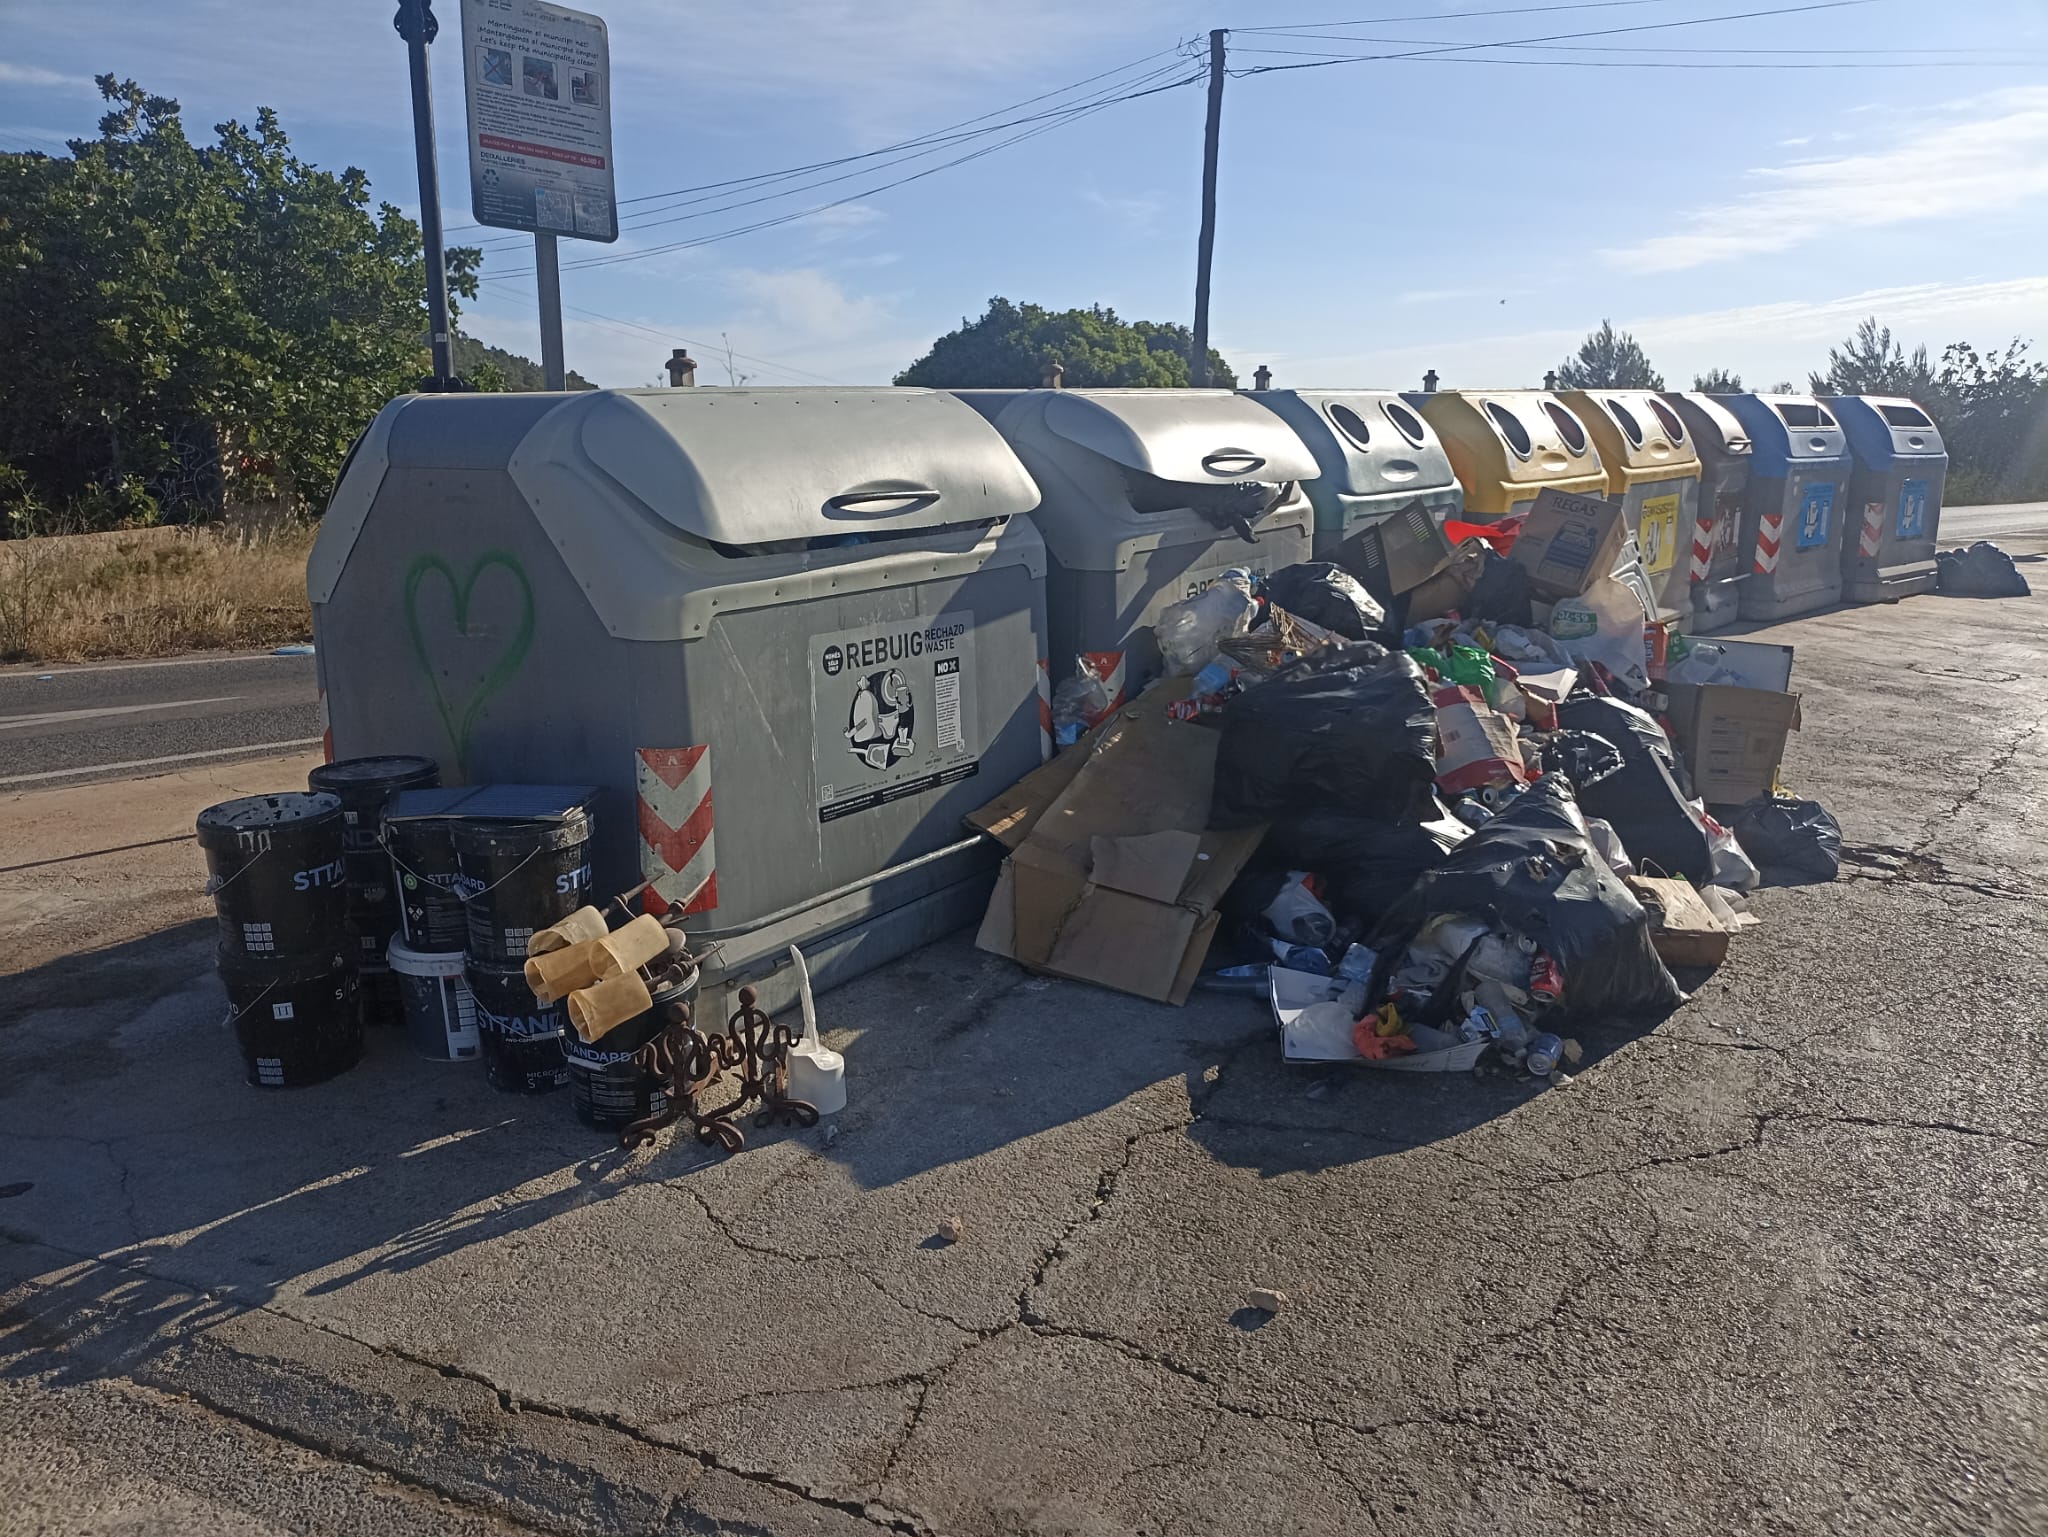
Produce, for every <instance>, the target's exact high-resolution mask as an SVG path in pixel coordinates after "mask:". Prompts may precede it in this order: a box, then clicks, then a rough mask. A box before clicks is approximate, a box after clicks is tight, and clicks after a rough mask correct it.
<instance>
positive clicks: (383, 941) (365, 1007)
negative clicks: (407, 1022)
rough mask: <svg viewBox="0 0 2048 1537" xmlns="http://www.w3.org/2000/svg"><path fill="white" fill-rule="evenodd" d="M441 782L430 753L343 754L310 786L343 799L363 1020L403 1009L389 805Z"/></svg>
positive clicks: (387, 1017) (313, 776)
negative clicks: (387, 842)
mask: <svg viewBox="0 0 2048 1537" xmlns="http://www.w3.org/2000/svg"><path fill="white" fill-rule="evenodd" d="M440 782H441V771H440V769H439V768H438V767H437V766H436V765H435V763H434V760H433V759H432V758H413V757H383V758H345V759H343V760H342V761H341V762H339V763H323V764H321V765H320V766H319V767H318V768H316V769H314V770H313V771H312V772H311V773H310V774H308V775H307V776H306V786H307V788H308V789H310V790H312V791H314V792H315V793H319V792H322V791H324V792H326V793H327V794H329V795H332V796H334V797H335V798H336V799H338V800H339V801H340V802H341V821H342V828H341V854H342V861H343V863H344V864H345V865H346V866H347V867H348V934H349V941H350V944H349V957H350V960H351V962H352V963H353V965H354V967H355V972H356V1000H357V1003H358V1005H359V1006H360V1007H361V1009H362V1013H363V1023H364V1024H366V1025H369V1024H396V1023H398V1021H399V1018H400V1017H401V1014H402V1012H403V1000H402V998H401V996H400V989H399V982H398V979H397V977H395V976H394V975H393V974H392V971H391V966H390V962H389V960H388V958H387V957H388V952H389V950H390V946H391V941H392V939H393V938H394V937H395V936H396V935H397V933H398V929H399V918H398V890H397V887H396V886H395V885H394V883H393V881H392V878H391V861H390V859H389V858H388V857H387V856H386V855H385V853H384V807H385V805H386V804H387V803H388V802H389V801H390V799H391V797H392V796H394V795H396V794H398V793H399V792H400V791H401V790H414V789H420V788H423V787H426V786H431V785H437V784H439V783H440Z"/></svg>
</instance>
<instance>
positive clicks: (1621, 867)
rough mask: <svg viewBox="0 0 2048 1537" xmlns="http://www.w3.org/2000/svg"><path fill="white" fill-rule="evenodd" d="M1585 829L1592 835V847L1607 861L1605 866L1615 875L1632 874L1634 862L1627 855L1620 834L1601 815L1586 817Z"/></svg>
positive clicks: (1633, 872) (1634, 869)
mask: <svg viewBox="0 0 2048 1537" xmlns="http://www.w3.org/2000/svg"><path fill="white" fill-rule="evenodd" d="M1586 831H1587V832H1588V833H1589V834H1591V835H1592V838H1593V847H1594V848H1596V849H1598V850H1599V851H1600V857H1601V858H1602V859H1604V860H1606V861H1607V868H1608V869H1610V870H1612V871H1613V872H1614V873H1615V874H1616V875H1634V874H1635V873H1636V862H1635V861H1634V860H1633V859H1630V858H1629V857H1628V849H1627V848H1626V847H1625V846H1624V845H1623V843H1622V841H1621V836H1620V834H1618V833H1616V832H1615V830H1614V829H1613V827H1611V826H1610V825H1609V824H1608V823H1607V821H1606V820H1605V819H1604V818H1602V817H1587V818H1586Z"/></svg>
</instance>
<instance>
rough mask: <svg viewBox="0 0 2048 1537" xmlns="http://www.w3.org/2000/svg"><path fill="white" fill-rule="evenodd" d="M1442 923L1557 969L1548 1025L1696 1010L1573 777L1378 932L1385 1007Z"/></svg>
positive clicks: (1500, 822)
mask: <svg viewBox="0 0 2048 1537" xmlns="http://www.w3.org/2000/svg"><path fill="white" fill-rule="evenodd" d="M1443 914H1458V915H1463V916H1465V917H1467V918H1469V919H1471V920H1473V921H1474V922H1476V923H1477V924H1479V925H1481V926H1482V927H1483V929H1484V930H1486V931H1488V932H1497V933H1503V934H1508V935H1513V936H1517V937H1519V938H1521V939H1525V940H1528V941H1530V942H1531V943H1532V944H1533V945H1534V946H1535V948H1536V949H1537V950H1538V951H1539V952H1541V953H1542V954H1543V955H1544V956H1547V957H1548V958H1549V959H1550V960H1551V961H1553V962H1555V963H1556V967H1557V969H1558V970H1560V971H1562V973H1563V985H1562V988H1561V991H1560V993H1559V996H1558V1002H1557V1010H1556V1012H1554V1013H1553V1014H1551V1015H1549V1016H1547V1017H1546V1021H1545V1022H1546V1024H1548V1023H1562V1022H1566V1021H1571V1020H1589V1021H1590V1020H1599V1019H1614V1018H1643V1017H1649V1016H1654V1015H1661V1014H1663V1013H1666V1012H1668V1011H1669V1010H1671V1009H1673V1008H1676V1007H1677V1006H1678V1005H1679V1004H1681V1003H1683V1002H1684V1001H1685V995H1684V994H1683V993H1682V992H1680V991H1679V987H1678V984H1677V983H1676V982H1675V981H1673V980H1672V978H1671V973H1670V972H1669V971H1667V970H1666V969H1665V966H1664V962H1663V961H1662V960H1660V959H1659V958H1658V956H1657V951H1656V948H1655V947H1654V946H1653V945H1652V944H1651V941H1650V919H1649V915H1648V914H1647V913H1645V912H1644V911H1643V906H1642V904H1641V903H1640V902H1638V901H1637V900H1636V899H1635V897H1634V895H1633V894H1631V893H1630V891H1629V889H1628V887H1626V886H1625V885H1623V884H1622V882H1621V880H1620V878H1619V877H1617V876H1616V875H1615V874H1614V872H1613V871H1612V870H1610V869H1609V868H1608V867H1607V863H1606V861H1605V860H1603V859H1602V858H1601V857H1600V854H1599V852H1598V851H1597V850H1596V849H1595V848H1594V847H1593V842H1592V838H1591V836H1590V835H1589V834H1588V832H1587V830H1586V822H1585V818H1584V817H1583V816H1582V815H1581V813H1580V811H1579V807H1578V803H1577V802H1576V801H1575V800H1574V799H1573V796H1572V789H1571V785H1570V783H1569V782H1568V781H1566V780H1565V779H1564V777H1563V776H1562V775H1558V774H1547V775H1545V776H1544V777H1543V778H1542V779H1539V780H1538V781H1537V782H1536V783H1535V784H1534V785H1533V786H1531V787H1530V789H1529V792H1528V793H1527V794H1526V795H1523V796H1521V797H1519V798H1518V799H1517V800H1516V801H1515V802H1514V803H1513V804H1512V805H1510V806H1509V807H1508V808H1507V809H1506V810H1505V811H1503V812H1502V813H1501V814H1500V815H1499V816H1497V817H1495V818H1494V819H1493V820H1492V821H1491V822H1489V823H1487V824H1486V826H1485V827H1483V828H1481V829H1480V830H1479V831H1478V832H1476V833H1474V834H1473V835H1472V836H1471V837H1469V838H1467V839H1466V840H1465V841H1464V842H1463V843H1461V844H1459V845H1458V846H1457V847H1456V848H1455V849H1453V850H1452V851H1451V852H1450V853H1449V854H1447V855H1446V856H1445V857H1444V859H1443V862H1442V863H1441V864H1439V865H1437V866H1436V867H1435V868H1434V869H1432V870H1428V871H1425V872H1424V874H1423V875H1422V877H1421V878H1420V879H1419V880H1417V881H1416V883H1415V884H1414V886H1412V887H1411V888H1410V889H1409V890H1408V892H1407V894H1406V895H1404V896H1403V897H1402V898H1401V900H1400V901H1399V902H1398V903H1397V904H1396V905H1395V907H1394V909H1393V910H1392V911H1391V912H1389V913H1388V914H1387V916H1386V918H1385V919H1384V920H1382V921H1381V923H1380V925H1379V926H1378V928H1376V929H1375V930H1373V932H1372V934H1371V935H1370V936H1368V938H1367V940H1366V943H1367V944H1368V945H1370V946H1371V947H1372V949H1373V950H1375V951H1376V952H1377V953H1378V954H1379V956H1380V963H1379V965H1378V966H1377V967H1376V968H1375V969H1374V974H1373V989H1374V990H1373V994H1372V996H1373V997H1374V998H1383V997H1385V996H1386V995H1387V992H1388V986H1387V984H1388V983H1389V982H1390V980H1391V978H1392V975H1393V972H1394V969H1395V967H1396V966H1397V965H1398V964H1399V962H1400V961H1401V960H1402V959H1403V958H1404V957H1405V954H1406V952H1407V949H1408V946H1409V943H1410V942H1411V941H1412V940H1413V939H1414V938H1415V936H1416V935H1418V934H1420V933H1421V932H1422V930H1423V928H1424V926H1425V925H1427V924H1428V923H1429V922H1430V920H1431V919H1433V918H1436V917H1439V916H1441V915H1443ZM1475 953H1476V952H1475ZM1458 969H1459V968H1457V967H1455V966H1454V967H1453V970H1454V971H1456V970H1458ZM1459 980H1460V979H1458V978H1455V977H1452V978H1447V979H1446V982H1445V984H1444V986H1455V985H1456V984H1457V982H1458V981H1459ZM1426 1022H1427V1021H1426Z"/></svg>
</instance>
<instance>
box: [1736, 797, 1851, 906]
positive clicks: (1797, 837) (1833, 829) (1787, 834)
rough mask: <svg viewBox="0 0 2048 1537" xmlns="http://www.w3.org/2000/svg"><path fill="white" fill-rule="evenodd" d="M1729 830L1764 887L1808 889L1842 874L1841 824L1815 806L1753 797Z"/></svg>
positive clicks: (1789, 800) (1782, 798)
mask: <svg viewBox="0 0 2048 1537" xmlns="http://www.w3.org/2000/svg"><path fill="white" fill-rule="evenodd" d="M1729 831H1731V832H1733V833H1734V834H1735V841H1736V842H1737V843H1739V844H1741V845H1742V852H1743V853H1745V854H1747V855H1748V856H1749V857H1750V859H1751V861H1752V862H1753V863H1754V864H1755V865H1756V868H1757V873H1758V874H1759V875H1761V876H1762V877H1763V878H1764V881H1765V883H1766V884H1767V885H1772V886H1806V885H1813V884H1816V883H1818V882H1821V881H1831V880H1833V879H1834V878H1835V877H1836V876H1837V875H1839V874H1841V873H1842V824H1841V823H1839V822H1837V821H1836V820H1835V819H1834V817H1833V816H1832V815H1831V814H1830V813H1829V811H1828V809H1827V808H1826V807H1825V806H1823V805H1821V803H1820V802H1819V801H1802V800H1794V799H1793V798H1792V797H1791V796H1789V795H1759V796H1758V797H1757V798H1756V799H1755V800H1753V801H1750V802H1749V803H1748V804H1747V805H1745V806H1744V807H1743V808H1742V810H1741V811H1739V812H1737V813H1736V816H1735V824H1734V826H1733V827H1731V828H1730V829H1729Z"/></svg>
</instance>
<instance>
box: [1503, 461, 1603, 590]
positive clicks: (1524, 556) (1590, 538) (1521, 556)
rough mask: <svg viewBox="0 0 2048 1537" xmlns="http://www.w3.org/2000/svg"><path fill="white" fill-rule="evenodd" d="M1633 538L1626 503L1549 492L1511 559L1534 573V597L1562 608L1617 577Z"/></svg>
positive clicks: (1540, 497)
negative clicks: (1612, 575) (1624, 547)
mask: <svg viewBox="0 0 2048 1537" xmlns="http://www.w3.org/2000/svg"><path fill="white" fill-rule="evenodd" d="M1627 537H1628V520H1627V519H1626V518H1624V517H1623V516H1622V511H1621V503H1620V502H1616V501H1609V500H1608V499H1607V498H1606V497H1601V496H1574V495H1572V494H1571V493H1569V492H1565V491H1559V490H1557V489H1556V488H1555V487H1553V486H1545V487H1544V488H1543V489H1542V490H1541V491H1539V492H1537V493H1536V500H1535V502H1534V504H1532V505H1531V506H1530V508H1529V514H1528V518H1527V521H1525V522H1524V523H1523V524H1522V534H1521V537H1520V538H1518V539H1517V540H1516V541H1515V547H1514V549H1513V550H1512V551H1510V552H1509V555H1508V558H1509V559H1510V560H1512V561H1514V562H1515V564H1516V565H1518V566H1521V567H1522V568H1523V569H1525V570H1526V571H1527V572H1528V573H1529V590H1530V591H1531V592H1533V593H1534V594H1535V595H1536V596H1537V597H1539V598H1544V599H1548V600H1550V601H1552V602H1556V601H1557V600H1559V599H1561V598H1576V597H1577V596H1578V595H1579V594H1580V593H1582V592H1584V591H1585V590H1586V589H1587V588H1588V587H1591V586H1592V585H1593V583H1594V582H1595V581H1597V580H1598V579H1599V578H1601V577H1603V576H1606V575H1607V574H1608V573H1610V572H1612V571H1613V570H1614V567H1615V563H1616V562H1617V561H1618V560H1619V559H1620V557H1621V547H1622V541H1623V540H1625V539H1626V538H1627Z"/></svg>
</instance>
